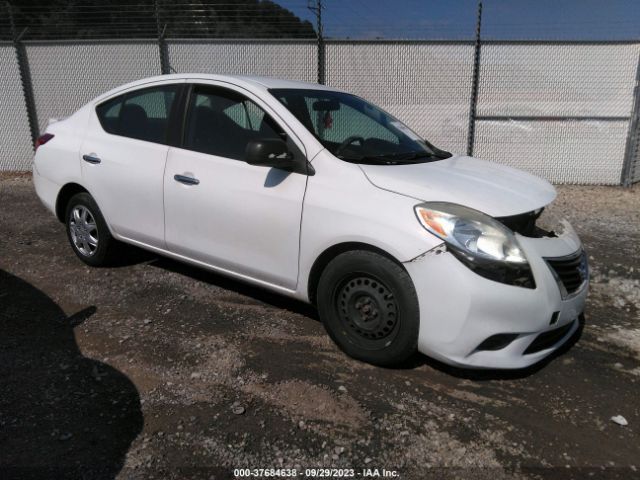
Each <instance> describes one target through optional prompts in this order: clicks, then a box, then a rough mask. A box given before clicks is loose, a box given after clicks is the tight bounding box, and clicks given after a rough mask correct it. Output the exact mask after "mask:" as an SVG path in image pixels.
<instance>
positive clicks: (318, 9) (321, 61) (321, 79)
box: [308, 0, 326, 85]
mask: <svg viewBox="0 0 640 480" xmlns="http://www.w3.org/2000/svg"><path fill="white" fill-rule="evenodd" d="M308 8H309V10H311V11H312V12H315V14H316V30H317V34H316V38H317V39H318V83H319V84H320V85H324V84H325V82H326V77H325V71H324V67H325V45H324V33H323V32H322V8H323V7H322V0H316V6H315V7H312V6H309V7H308Z"/></svg>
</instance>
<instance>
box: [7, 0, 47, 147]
mask: <svg viewBox="0 0 640 480" xmlns="http://www.w3.org/2000/svg"><path fill="white" fill-rule="evenodd" d="M6 7H7V11H8V13H9V25H10V26H11V37H12V39H13V48H14V50H15V52H16V60H17V61H18V71H19V73H20V83H21V85H22V94H23V95H24V104H25V107H26V109H27V122H28V123H29V131H30V132H31V142H32V146H34V145H35V143H36V140H37V139H38V137H39V136H40V127H39V126H38V114H37V110H36V101H35V97H34V96H33V83H32V82H31V73H30V71H29V59H28V58H27V49H26V48H25V46H24V43H22V37H23V36H24V34H25V33H26V31H27V29H26V28H25V29H24V30H23V31H22V32H21V33H20V34H19V35H18V33H17V31H16V24H15V19H14V18H13V9H12V7H11V4H10V3H9V2H6Z"/></svg>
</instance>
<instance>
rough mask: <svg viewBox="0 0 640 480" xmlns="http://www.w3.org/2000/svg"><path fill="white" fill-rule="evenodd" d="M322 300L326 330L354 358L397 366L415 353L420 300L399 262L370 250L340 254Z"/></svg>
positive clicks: (325, 276)
mask: <svg viewBox="0 0 640 480" xmlns="http://www.w3.org/2000/svg"><path fill="white" fill-rule="evenodd" d="M317 298H318V311H319V313H320V318H321V319H322V321H323V323H324V325H325V328H326V329H327V331H328V333H329V335H330V336H331V338H333V340H334V341H335V342H336V343H337V344H338V346H339V347H340V348H342V349H343V350H344V351H345V352H346V353H347V354H349V355H350V356H352V357H354V358H357V359H360V360H364V361H366V362H369V363H373V364H377V365H394V364H398V363H401V362H402V361H404V360H406V359H407V358H408V357H409V356H410V355H412V354H413V353H415V351H416V347H417V339H418V328H419V307H418V299H417V296H416V293H415V289H414V287H413V282H412V281H411V278H410V277H409V275H408V273H407V272H406V270H405V269H404V268H403V267H402V266H401V265H399V264H398V263H396V262H394V261H393V260H391V259H389V258H387V257H385V256H383V255H380V254H378V253H375V252H370V251H350V252H345V253H343V254H340V255H338V256H337V257H336V258H335V259H333V260H332V261H331V262H330V263H329V264H328V265H327V267H326V268H325V270H324V271H323V273H322V275H321V277H320V282H319V283H318V291H317Z"/></svg>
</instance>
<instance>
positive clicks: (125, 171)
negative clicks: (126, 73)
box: [80, 83, 181, 248]
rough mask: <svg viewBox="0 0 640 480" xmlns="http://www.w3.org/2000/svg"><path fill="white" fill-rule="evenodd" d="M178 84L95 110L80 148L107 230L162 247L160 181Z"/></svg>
mask: <svg viewBox="0 0 640 480" xmlns="http://www.w3.org/2000/svg"><path fill="white" fill-rule="evenodd" d="M180 91H181V84H176V83H171V84H162V85H154V86H150V87H147V88H142V89H136V90H133V91H129V92H127V93H125V94H123V95H120V96H117V97H115V98H111V99H109V100H107V101H106V102H103V103H101V104H99V105H97V107H96V109H95V111H94V112H93V113H92V114H91V116H90V119H89V126H88V130H87V135H86V137H85V139H84V141H83V143H82V147H81V151H80V155H81V158H82V161H81V164H82V176H83V180H84V183H85V186H86V188H87V189H88V190H89V192H90V193H91V195H92V196H93V197H94V198H95V200H96V202H97V203H98V206H99V207H100V210H101V211H102V213H103V215H104V217H105V218H106V220H107V223H108V224H109V225H110V227H111V229H112V230H113V231H114V232H115V233H116V234H118V235H120V236H122V237H125V238H127V239H130V240H134V241H136V242H140V243H143V244H147V245H151V246H154V247H158V248H164V246H165V243H164V210H163V204H162V202H163V194H162V188H163V177H164V168H165V163H166V158H167V152H168V146H167V143H168V134H169V125H170V124H171V121H172V119H173V117H172V115H174V114H176V112H177V105H178V103H179V102H178V101H177V97H178V95H179V93H180Z"/></svg>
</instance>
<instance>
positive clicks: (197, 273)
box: [149, 257, 319, 321]
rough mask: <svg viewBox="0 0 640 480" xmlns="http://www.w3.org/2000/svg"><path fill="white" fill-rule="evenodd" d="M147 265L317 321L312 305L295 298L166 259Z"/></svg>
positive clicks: (162, 258) (159, 258) (157, 258)
mask: <svg viewBox="0 0 640 480" xmlns="http://www.w3.org/2000/svg"><path fill="white" fill-rule="evenodd" d="M149 265H151V266H153V267H157V268H162V269H163V270H167V271H170V272H174V273H177V274H179V275H185V276H187V277H190V278H193V279H194V280H197V281H199V282H204V283H208V284H209V285H214V286H216V287H220V288H223V289H225V290H231V291H233V292H236V293H239V294H241V295H245V296H247V297H251V298H253V299H255V300H258V301H260V302H263V303H266V304H268V305H271V306H273V307H276V308H282V309H285V310H289V311H291V312H294V313H298V314H300V315H304V316H305V317H309V318H311V319H313V320H316V321H319V317H318V312H317V311H316V309H315V308H314V307H313V306H312V305H309V304H307V303H304V302H302V301H300V300H296V299H295V298H291V297H287V296H285V295H281V294H278V293H275V292H271V291H269V290H267V289H265V288H260V287H257V286H253V285H251V284H249V283H245V282H242V281H239V280H234V279H233V278H230V277H226V276H224V275H220V274H217V273H215V272H212V271H210V270H205V269H204V268H199V267H195V266H192V265H189V264H187V263H183V262H179V261H177V260H172V259H170V258H167V257H156V259H155V260H153V261H151V262H149Z"/></svg>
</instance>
